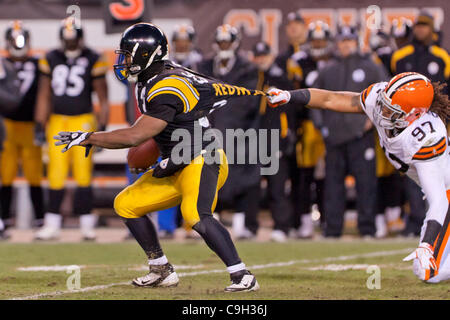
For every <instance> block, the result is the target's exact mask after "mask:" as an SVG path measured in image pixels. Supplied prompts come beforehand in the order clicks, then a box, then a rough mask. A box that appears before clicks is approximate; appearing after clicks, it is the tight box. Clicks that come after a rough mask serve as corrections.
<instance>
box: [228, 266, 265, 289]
mask: <svg viewBox="0 0 450 320" xmlns="http://www.w3.org/2000/svg"><path fill="white" fill-rule="evenodd" d="M230 278H231V285H229V286H228V287H226V288H225V291H226V292H242V291H256V290H259V284H258V281H256V278H255V276H254V275H253V274H251V272H250V271H248V270H242V271H238V272H235V273H233V274H232V275H230Z"/></svg>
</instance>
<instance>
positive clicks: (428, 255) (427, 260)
mask: <svg viewBox="0 0 450 320" xmlns="http://www.w3.org/2000/svg"><path fill="white" fill-rule="evenodd" d="M413 259H417V261H418V262H419V265H420V267H421V268H422V269H424V270H430V269H434V270H437V264H436V259H434V251H433V247H432V246H431V245H429V244H428V243H426V242H422V243H420V244H419V247H418V248H417V249H416V250H414V251H413V252H412V253H410V254H409V255H408V256H407V257H406V258H404V259H403V261H411V260H413ZM422 280H424V279H422Z"/></svg>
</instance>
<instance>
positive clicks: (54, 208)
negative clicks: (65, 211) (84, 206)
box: [47, 189, 65, 214]
mask: <svg viewBox="0 0 450 320" xmlns="http://www.w3.org/2000/svg"><path fill="white" fill-rule="evenodd" d="M64 191H65V189H49V191H48V193H49V201H48V209H47V211H48V212H55V213H56V212H58V214H59V212H60V209H61V203H62V201H63V198H64Z"/></svg>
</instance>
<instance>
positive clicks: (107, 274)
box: [0, 239, 450, 300]
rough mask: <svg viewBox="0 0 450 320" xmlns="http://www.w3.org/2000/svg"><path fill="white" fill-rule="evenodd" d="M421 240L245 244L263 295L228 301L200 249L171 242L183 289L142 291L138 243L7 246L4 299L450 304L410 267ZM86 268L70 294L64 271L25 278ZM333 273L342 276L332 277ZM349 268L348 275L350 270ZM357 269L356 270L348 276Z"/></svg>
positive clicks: (444, 286) (0, 291) (244, 254)
mask: <svg viewBox="0 0 450 320" xmlns="http://www.w3.org/2000/svg"><path fill="white" fill-rule="evenodd" d="M416 245H417V240H395V239H394V240H392V239H391V240H383V241H374V240H371V241H369V240H353V241H342V240H341V241H328V240H321V241H295V242H294V241H292V242H287V243H285V244H279V243H271V242H264V243H261V242H259V243H258V242H238V243H237V247H238V251H239V253H240V256H241V258H242V259H243V260H244V262H245V263H246V264H247V266H249V267H250V269H251V271H252V272H253V273H254V274H255V275H256V276H257V279H258V282H259V284H260V286H261V289H260V290H259V291H257V292H252V293H237V294H236V293H235V294H230V293H225V292H223V288H224V287H225V286H226V285H228V284H229V276H228V274H227V273H226V272H225V268H224V267H223V265H222V264H221V262H220V261H219V259H218V258H217V257H216V256H215V255H214V254H213V253H212V252H211V251H210V250H209V249H208V248H207V247H206V245H204V244H203V243H202V242H200V241H198V242H197V241H193V242H188V243H175V242H170V241H169V242H163V248H164V250H165V253H166V255H167V256H168V258H169V260H170V261H171V263H172V264H174V265H175V266H176V268H177V266H178V269H177V272H178V274H179V276H180V283H179V285H178V286H177V287H175V288H158V289H152V288H135V287H133V286H132V285H130V284H129V282H130V280H131V279H132V278H133V277H136V276H139V275H143V274H145V273H146V271H145V270H144V269H142V270H140V268H143V267H144V266H145V263H146V259H145V256H144V254H143V253H142V252H141V250H140V248H139V247H138V245H137V244H136V243H135V242H132V241H130V242H124V243H118V244H97V243H80V244H77V243H73V244H67V243H66V244H64V243H37V244H36V243H32V244H12V243H1V244H0V299H17V298H20V299H24V298H25V299H151V300H155V299H168V300H172V299H183V300H185V299H230V296H232V299H233V300H235V299H283V300H286V299H308V300H317V299H449V297H450V286H449V283H440V284H434V285H430V284H425V283H422V282H421V281H419V280H418V279H417V278H416V277H415V276H414V275H413V273H412V270H411V264H410V263H406V262H402V258H403V257H405V256H406V255H407V254H408V252H410V250H412V249H414V248H415V246H416ZM55 265H79V266H81V269H80V270H81V273H80V275H81V277H80V279H81V290H80V291H70V290H68V289H67V286H66V281H67V279H68V277H70V276H71V274H68V273H67V272H66V271H65V270H63V271H19V269H18V268H21V267H22V268H23V267H32V266H55ZM368 265H378V266H379V267H380V271H381V274H380V279H381V282H380V283H381V288H380V289H372V290H370V289H368V288H367V285H366V282H367V279H368V278H369V277H370V276H371V274H369V273H367V266H368ZM331 267H334V268H341V269H344V270H341V271H330V270H327V269H329V268H331ZM346 268H347V269H346ZM348 268H350V269H348Z"/></svg>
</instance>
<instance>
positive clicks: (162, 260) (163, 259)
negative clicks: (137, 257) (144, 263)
mask: <svg viewBox="0 0 450 320" xmlns="http://www.w3.org/2000/svg"><path fill="white" fill-rule="evenodd" d="M167 263H169V260H167V257H166V256H165V255H163V256H162V257H160V258H156V259H148V264H149V265H150V266H162V265H165V264H167Z"/></svg>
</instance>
